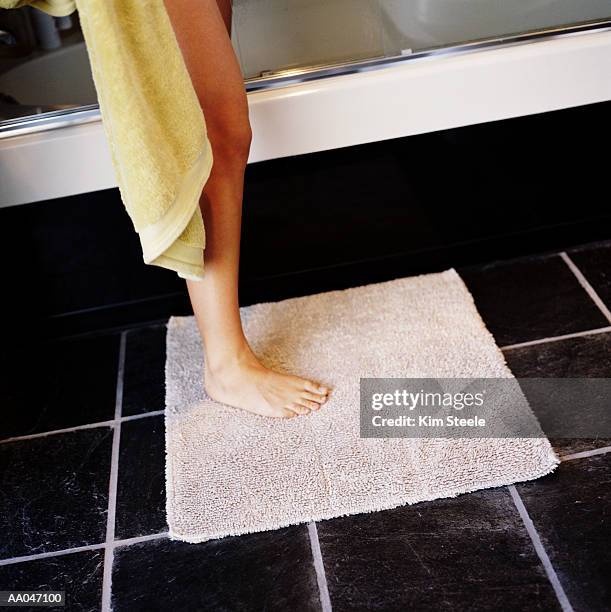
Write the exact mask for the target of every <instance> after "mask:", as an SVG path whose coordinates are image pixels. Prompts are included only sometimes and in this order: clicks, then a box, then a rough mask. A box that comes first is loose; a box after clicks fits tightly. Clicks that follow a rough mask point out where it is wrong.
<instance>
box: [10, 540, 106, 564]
mask: <svg viewBox="0 0 611 612" xmlns="http://www.w3.org/2000/svg"><path fill="white" fill-rule="evenodd" d="M105 547H106V545H105V544H90V545H88V546H77V547H76V548H64V549H63V550H54V551H51V552H44V553H36V554H35V555H23V556H22V557H12V558H10V559H2V560H0V565H13V564H14V563H23V562H24V561H36V560H37V559H47V558H49V557H59V556H60V555H69V554H72V553H78V552H83V551H85V550H100V549H101V548H105Z"/></svg>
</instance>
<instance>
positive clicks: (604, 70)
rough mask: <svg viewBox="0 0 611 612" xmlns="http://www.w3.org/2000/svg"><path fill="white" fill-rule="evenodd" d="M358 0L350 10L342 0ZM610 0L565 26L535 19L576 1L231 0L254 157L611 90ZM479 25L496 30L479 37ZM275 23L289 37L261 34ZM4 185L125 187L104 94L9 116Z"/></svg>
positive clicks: (3, 141)
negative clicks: (107, 127) (104, 119)
mask: <svg viewBox="0 0 611 612" xmlns="http://www.w3.org/2000/svg"><path fill="white" fill-rule="evenodd" d="M348 1H349V5H350V6H351V7H352V8H353V10H352V11H347V7H346V6H345V7H344V10H343V11H341V10H340V9H341V7H342V5H344V4H345V3H346V2H348ZM289 3H290V5H291V7H292V9H294V10H298V9H300V8H301V9H303V15H302V14H300V15H299V16H298V17H299V18H296V15H295V14H294V12H293V13H292V14H291V15H292V17H291V19H292V21H291V19H289V21H291V23H293V26H292V27H293V28H295V27H297V26H296V25H295V24H299V26H300V28H301V30H299V32H295V31H294V30H293V31H291V29H290V27H289V26H288V25H287V21H286V20H287V19H288V17H287V16H286V11H284V12H283V11H282V10H280V9H281V8H282V7H283V6H285V5H288V4H289ZM459 5H464V6H463V7H462V9H463V13H462V14H463V17H464V15H465V12H464V11H466V8H465V7H466V6H467V5H468V6H469V7H471V9H470V10H479V11H480V12H481V11H482V10H483V8H484V7H487V9H488V12H486V13H485V14H484V15H483V16H481V18H480V19H479V22H478V24H479V25H478V28H475V27H474V26H472V25H471V24H470V23H465V22H464V21H463V22H461V23H459V22H458V20H457V19H456V15H457V14H458V13H456V11H459V9H460V8H461V7H460V6H459ZM605 5H607V6H608V1H606V2H599V1H594V0H589V1H588V2H584V3H583V4H580V7H581V10H580V11H579V17H580V18H581V20H582V21H583V19H584V16H585V17H588V18H589V17H592V19H591V20H590V21H589V22H587V23H577V24H573V25H568V26H567V25H559V26H558V27H555V28H554V27H549V20H550V18H549V13H548V14H547V26H546V28H545V29H544V30H537V29H535V28H536V27H537V24H540V23H542V22H543V21H544V16H545V12H546V10H547V9H550V7H552V6H553V7H555V8H556V9H557V11H556V13H554V15H555V17H556V18H557V19H558V20H560V21H562V20H567V19H569V20H570V19H573V18H574V17H575V15H573V12H575V11H576V9H575V3H574V2H572V1H571V2H569V1H567V0H563V1H562V2H561V1H560V0H535V1H531V2H526V1H525V0H520V1H519V2H515V3H511V7H512V8H511V10H509V8H507V6H508V5H507V3H506V2H502V1H501V0H495V1H489V0H486V2H484V1H483V0H469V2H467V1H466V0H436V1H435V2H431V1H430V0H417V1H414V2H405V1H403V0H380V2H379V3H378V2H371V1H370V0H337V1H336V2H332V3H331V2H328V1H327V2H322V1H320V2H313V1H311V0H310V1H306V0H234V30H233V42H234V47H235V48H236V51H237V52H238V55H239V57H240V60H241V62H242V68H243V71H244V74H245V76H246V79H245V86H246V89H247V93H248V101H249V108H250V118H251V125H252V128H253V143H252V147H251V153H250V158H249V162H250V163H255V162H258V161H264V160H269V159H274V158H278V157H285V156H292V155H299V154H304V153H312V152H316V151H323V150H328V149H333V148H338V147H346V146H351V145H356V144H363V143H367V142H375V141H380V140H386V139H390V138H398V137H403V136H409V135H413V134H420V133H424V132H430V131H435V130H442V129H448V128H454V127H460V126H465V125H472V124H476V123H483V122H488V121H495V120H499V119H506V118H510V117H517V116H523V115H529V114H534V113H541V112H547V111H553V110H559V109H562V108H568V107H573V106H580V105H584V104H591V103H595V102H602V101H606V100H611V79H609V78H608V75H609V74H611V16H610V18H607V19H602V18H600V16H601V15H603V14H604V10H605V8H606V7H605ZM253 6H258V7H259V9H260V15H263V16H265V10H264V9H268V10H269V15H268V16H267V18H266V19H265V18H261V19H260V20H259V21H257V20H254V19H253V18H252V15H251V11H252V9H253ZM359 6H360V7H361V8H362V11H361V13H359V11H358V7H359ZM516 7H518V8H520V7H521V8H520V10H518V8H516ZM382 9H383V10H382ZM586 9H587V10H586ZM329 11H331V13H329ZM333 11H338V12H337V13H333ZM372 11H374V12H372ZM520 11H521V12H520ZM562 11H564V12H562ZM584 11H585V12H584ZM609 13H611V10H610V11H609ZM333 15H335V18H336V19H339V18H340V17H341V18H343V19H344V20H345V19H349V20H350V21H349V22H347V23H346V24H344V25H345V26H346V27H342V28H338V27H337V23H336V24H335V30H330V31H335V32H337V33H338V36H336V37H335V38H333V37H330V34H329V32H330V31H329V30H325V27H327V26H326V24H328V23H329V22H328V21H327V20H324V21H321V18H322V17H323V16H324V17H325V19H328V18H329V17H333ZM359 15H360V16H361V17H362V20H361V21H359V18H358V17H359ZM274 16H275V17H274ZM249 18H250V21H249ZM321 23H324V24H325V26H324V27H323V26H321ZM389 24H390V25H389ZM397 24H399V25H397ZM482 24H483V26H485V27H484V28H483V29H482V27H483V26H482ZM317 25H318V27H317ZM391 26H392V27H391ZM501 26H503V27H501ZM518 26H519V28H520V31H519V33H516V34H512V35H503V36H499V31H502V32H506V31H507V30H508V29H511V28H512V27H515V28H518ZM528 26H533V29H527V28H528ZM287 28H288V32H286V31H285V30H286V29H287ZM476 29H477V32H479V33H481V32H482V31H485V32H487V33H490V35H489V36H488V37H484V38H482V37H481V36H480V37H479V38H476V34H477V32H476ZM274 32H275V33H276V34H277V35H278V36H285V37H292V41H291V42H290V44H289V41H288V38H286V41H287V42H286V44H275V45H274V46H273V48H270V46H269V45H265V44H262V41H269V40H270V35H271V34H272V33H274ZM344 32H348V34H343V33H344ZM297 33H299V36H297ZM359 33H362V36H359V35H357V34H359ZM273 39H274V40H280V41H281V40H282V38H280V39H277V38H273ZM351 41H352V42H351ZM355 41H356V46H355ZM440 41H441V42H440ZM456 41H458V42H456ZM461 41H462V42H461ZM465 41H466V42H465ZM350 45H352V46H350ZM322 48H324V54H323V53H322V52H321V49H322ZM274 49H275V51H274ZM80 52H81V53H84V52H85V50H84V49H81V50H80ZM74 53H77V51H76V50H75V51H74ZM317 54H318V55H317ZM323 55H324V58H323ZM296 58H298V59H299V61H301V62H302V64H303V63H304V58H305V60H306V61H305V63H306V65H305V66H304V65H297V64H298V63H299V62H298V61H297V59H296ZM321 58H323V59H324V61H322V59H321ZM73 60H74V58H73ZM76 64H78V61H76ZM32 167H35V168H36V169H37V170H36V180H32V173H31V170H30V168H32ZM0 185H1V189H0V206H12V205H17V204H22V203H27V202H34V201H39V200H47V199H51V198H56V197H61V196H67V195H73V194H78V193H86V192H90V191H96V190H99V189H106V188H109V187H114V186H116V182H115V178H114V172H113V169H112V166H111V161H110V154H109V151H108V148H107V145H106V141H105V138H104V133H103V129H102V125H101V122H100V117H99V111H98V109H97V107H96V106H95V105H93V106H89V107H85V108H80V109H75V110H66V111H57V112H55V113H51V114H50V115H48V116H47V115H41V116H39V117H36V118H35V119H34V120H30V119H17V120H14V121H9V122H6V123H5V124H3V125H0Z"/></svg>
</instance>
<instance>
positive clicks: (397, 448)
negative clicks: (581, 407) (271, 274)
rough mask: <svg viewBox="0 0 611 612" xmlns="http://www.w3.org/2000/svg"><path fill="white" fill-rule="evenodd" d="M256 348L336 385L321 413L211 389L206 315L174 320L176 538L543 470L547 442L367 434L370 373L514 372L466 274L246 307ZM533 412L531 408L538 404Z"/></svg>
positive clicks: (171, 378)
mask: <svg viewBox="0 0 611 612" xmlns="http://www.w3.org/2000/svg"><path fill="white" fill-rule="evenodd" d="M241 315H242V320H243V323H244V328H245V332H246V335H247V337H248V339H249V342H250V344H251V346H252V348H253V350H254V351H255V352H256V353H257V355H259V357H260V358H261V359H262V361H263V362H264V363H265V364H266V365H269V366H270V367H277V368H280V369H283V370H284V371H288V372H291V373H294V374H297V375H302V376H305V377H308V378H311V379H314V380H319V381H320V382H323V383H325V384H328V385H329V386H330V387H331V388H332V392H331V395H330V399H329V400H328V402H327V403H326V404H325V405H324V406H323V407H322V409H321V410H320V411H319V412H316V413H312V414H310V415H308V416H305V417H303V416H302V417H295V418H292V419H269V418H265V417H260V416H257V415H253V414H250V413H247V412H245V411H242V410H239V409H236V408H231V407H229V406H226V405H223V404H220V403H217V402H214V401H213V400H211V399H210V398H209V397H208V396H207V395H206V393H205V391H204V389H203V386H202V382H203V352H202V345H201V341H200V338H199V334H198V331H197V326H196V322H195V318H194V317H192V316H188V317H171V318H170V320H169V322H168V332H167V358H166V410H165V424H166V489H167V505H166V511H167V522H168V526H169V532H170V537H171V538H173V539H179V540H185V541H188V542H201V541H204V540H209V539H213V538H218V537H223V536H226V535H236V534H243V533H248V532H253V531H263V530H267V529H274V528H279V527H284V526H287V525H290V524H294V523H301V522H305V521H310V520H320V519H328V518H332V517H336V516H340V515H345V514H354V513H359V512H370V511H374V510H382V509H387V508H393V507H396V506H399V505H402V504H412V503H415V502H419V501H425V500H431V499H435V498H440V497H450V496H455V495H458V494H460V493H466V492H468V491H474V490H476V489H482V488H485V487H494V486H499V485H504V484H509V483H513V482H518V481H522V480H529V479H533V478H537V477H539V476H542V475H544V474H546V473H548V472H550V471H551V470H553V469H554V468H555V466H556V465H557V464H558V458H557V456H556V455H555V453H554V452H553V450H552V448H551V446H550V444H549V442H548V440H547V439H546V438H517V439H516V438H513V439H503V438H478V439H473V438H470V439H448V438H446V439H441V438H423V439H414V438H392V439H365V438H361V437H360V435H359V379H360V378H361V377H363V378H366V377H371V378H373V377H389V378H425V377H431V378H496V377H504V378H507V377H511V376H512V374H511V372H510V370H509V369H508V367H507V366H506V364H505V360H504V358H503V354H502V353H501V351H500V350H499V349H498V347H497V346H496V344H495V342H494V339H493V337H492V335H491V334H490V333H489V332H488V330H487V329H486V328H485V326H484V323H483V321H482V319H481V317H480V316H479V314H478V312H477V310H476V308H475V305H474V302H473V299H472V297H471V294H470V293H469V291H468V289H467V288H466V286H465V284H464V283H463V281H462V279H461V278H460V276H459V275H458V274H457V273H456V271H455V270H453V269H451V270H447V271H445V272H441V273H436V274H428V275H422V276H416V277H412V278H403V279H397V280H392V281H388V282H383V283H376V284H372V285H366V286H361V287H355V288H351V289H347V290H343V291H330V292H326V293H321V294H317V295H312V296H307V297H300V298H292V299H288V300H284V301H282V302H276V303H263V304H256V305H253V306H248V307H245V308H242V309H241ZM526 410H528V408H526Z"/></svg>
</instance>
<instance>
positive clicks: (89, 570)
mask: <svg viewBox="0 0 611 612" xmlns="http://www.w3.org/2000/svg"><path fill="white" fill-rule="evenodd" d="M103 572H104V551H103V550H89V551H84V552H80V553H71V554H68V555H58V556H55V557H48V558H46V559H36V560H34V561H25V562H23V563H13V564H11V565H3V566H0V585H1V588H2V590H5V591H8V590H19V591H36V590H41V591H65V594H66V606H65V608H57V607H54V608H50V609H51V610H59V609H62V610H66V611H70V612H72V611H75V612H98V611H99V610H100V602H101V599H102V575H103ZM20 609H21V610H23V609H24V608H20ZM27 609H28V610H40V609H45V608H27Z"/></svg>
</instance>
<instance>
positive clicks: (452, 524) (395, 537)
mask: <svg viewBox="0 0 611 612" xmlns="http://www.w3.org/2000/svg"><path fill="white" fill-rule="evenodd" d="M317 526H318V533H319V539H320V545H321V551H322V556H323V561H324V566H325V570H326V575H327V582H328V585H329V592H330V597H331V603H332V605H333V609H334V610H363V611H365V610H423V611H424V610H427V611H428V610H452V611H454V610H499V609H507V603H508V602H511V609H512V610H533V609H537V608H539V609H544V610H557V609H559V606H558V604H557V600H556V597H555V595H554V592H553V590H552V587H551V586H550V584H549V581H548V580H547V577H546V574H545V571H544V569H543V567H542V565H541V563H540V561H539V558H538V557H537V555H536V553H535V551H534V549H533V546H532V542H531V540H530V537H529V536H528V534H527V532H526V530H525V529H524V525H523V523H522V521H521V519H520V516H519V514H518V513H517V511H516V508H515V505H514V503H513V501H512V499H511V497H510V495H509V492H508V490H507V489H506V488H498V489H489V490H487V491H479V492H475V493H471V494H468V495H461V496H459V497H456V498H452V499H443V500H436V501H432V502H424V503H421V504H415V505H413V506H403V507H400V508H396V509H393V510H387V511H384V512H374V513H370V514H359V515H355V516H348V517H343V518H339V519H333V520H329V521H321V522H319V523H317Z"/></svg>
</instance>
